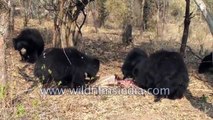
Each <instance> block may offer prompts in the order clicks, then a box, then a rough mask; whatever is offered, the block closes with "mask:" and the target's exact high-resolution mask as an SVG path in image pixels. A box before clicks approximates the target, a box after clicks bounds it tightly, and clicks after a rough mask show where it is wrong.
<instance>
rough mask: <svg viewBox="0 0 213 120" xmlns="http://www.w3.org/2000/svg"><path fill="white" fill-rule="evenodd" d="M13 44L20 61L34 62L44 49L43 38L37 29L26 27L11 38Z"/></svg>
mask: <svg viewBox="0 0 213 120" xmlns="http://www.w3.org/2000/svg"><path fill="white" fill-rule="evenodd" d="M13 46H14V48H15V50H18V51H19V53H20V55H21V59H22V61H25V62H29V63H34V62H35V61H36V59H37V58H38V57H39V56H40V55H41V53H42V52H43V50H44V40H43V38H42V36H41V34H40V32H39V31H38V30H37V29H32V28H26V29H23V30H22V31H21V33H20V34H19V35H18V36H17V37H16V38H14V39H13Z"/></svg>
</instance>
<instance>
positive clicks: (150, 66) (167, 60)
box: [133, 50, 189, 101]
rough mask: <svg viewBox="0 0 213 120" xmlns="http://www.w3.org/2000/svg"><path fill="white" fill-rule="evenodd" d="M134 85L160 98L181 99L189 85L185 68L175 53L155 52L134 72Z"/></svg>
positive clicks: (180, 58)
mask: <svg viewBox="0 0 213 120" xmlns="http://www.w3.org/2000/svg"><path fill="white" fill-rule="evenodd" d="M133 73H134V75H135V81H134V82H135V84H136V85H138V86H139V87H141V88H143V89H146V90H148V92H150V93H152V94H153V95H155V97H156V99H155V101H159V100H160V99H161V98H169V99H181V98H182V97H183V94H184V92H185V91H186V90H187V87H188V84H189V77H188V71H187V67H186V65H185V63H184V61H183V58H182V57H181V55H180V54H179V53H177V52H169V51H164V50H161V51H157V52H156V53H153V54H151V55H150V57H149V59H148V60H146V62H142V63H140V65H138V66H137V67H136V68H135V70H134V72H133Z"/></svg>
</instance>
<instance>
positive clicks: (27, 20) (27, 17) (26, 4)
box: [22, 0, 30, 27]
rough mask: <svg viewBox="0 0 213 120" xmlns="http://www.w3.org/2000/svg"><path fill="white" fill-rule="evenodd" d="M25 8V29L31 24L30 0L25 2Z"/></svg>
mask: <svg viewBox="0 0 213 120" xmlns="http://www.w3.org/2000/svg"><path fill="white" fill-rule="evenodd" d="M22 4H23V8H24V23H23V24H24V27H27V24H28V22H29V7H30V5H29V4H30V1H29V0H23V3H22Z"/></svg>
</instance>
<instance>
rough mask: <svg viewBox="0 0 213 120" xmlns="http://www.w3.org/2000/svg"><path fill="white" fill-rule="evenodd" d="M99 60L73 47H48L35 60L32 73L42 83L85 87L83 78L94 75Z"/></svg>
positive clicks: (97, 68) (97, 69) (96, 71)
mask: <svg viewBox="0 0 213 120" xmlns="http://www.w3.org/2000/svg"><path fill="white" fill-rule="evenodd" d="M99 66H100V61H99V60H98V59H96V58H94V57H91V56H88V55H86V54H84V53H81V52H79V51H78V50H76V49H75V48H64V49H63V48H49V49H46V50H45V51H44V52H43V55H41V56H40V57H39V58H38V60H37V61H36V64H35V68H34V75H35V76H36V77H38V78H39V79H40V81H41V82H42V84H44V85H45V84H50V83H51V82H53V81H54V82H56V83H59V82H60V85H62V86H67V87H68V88H75V89H76V88H78V87H85V78H86V77H89V78H92V77H95V76H96V74H97V73H98V71H99Z"/></svg>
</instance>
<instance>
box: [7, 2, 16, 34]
mask: <svg viewBox="0 0 213 120" xmlns="http://www.w3.org/2000/svg"><path fill="white" fill-rule="evenodd" d="M14 12H15V5H14V4H12V3H11V5H10V6H9V24H8V33H9V34H12V33H13V31H14Z"/></svg>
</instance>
